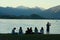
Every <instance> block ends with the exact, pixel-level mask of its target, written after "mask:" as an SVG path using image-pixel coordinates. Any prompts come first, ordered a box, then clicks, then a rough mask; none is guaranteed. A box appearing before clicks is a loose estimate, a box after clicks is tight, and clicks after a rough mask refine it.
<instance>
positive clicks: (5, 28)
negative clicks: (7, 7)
mask: <svg viewBox="0 0 60 40" xmlns="http://www.w3.org/2000/svg"><path fill="white" fill-rule="evenodd" d="M47 22H50V23H51V26H50V33H51V34H60V20H30V19H0V33H11V30H12V29H13V28H14V27H16V28H17V29H16V32H18V30H19V27H22V28H23V32H24V33H25V31H26V28H27V27H32V28H33V30H34V27H37V28H38V30H39V31H40V28H41V27H44V30H45V31H44V33H46V24H47Z"/></svg>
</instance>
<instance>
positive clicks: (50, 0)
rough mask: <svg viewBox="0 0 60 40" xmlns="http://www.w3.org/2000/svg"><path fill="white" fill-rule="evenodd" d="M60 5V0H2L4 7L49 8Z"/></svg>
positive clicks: (0, 0)
mask: <svg viewBox="0 0 60 40" xmlns="http://www.w3.org/2000/svg"><path fill="white" fill-rule="evenodd" d="M57 5H60V0H0V6H3V7H7V6H8V7H17V6H26V7H36V6H38V7H42V8H45V9H48V8H50V7H53V6H57Z"/></svg>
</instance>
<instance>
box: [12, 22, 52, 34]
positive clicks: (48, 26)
mask: <svg viewBox="0 0 60 40" xmlns="http://www.w3.org/2000/svg"><path fill="white" fill-rule="evenodd" d="M50 26H51V24H50V23H49V22H47V24H46V33H47V34H49V31H50ZM15 30H16V28H13V30H12V34H16V32H15ZM18 34H23V30H22V27H20V28H19V33H18ZM25 34H44V28H43V27H41V29H40V32H38V29H37V27H35V29H34V32H33V30H32V27H30V28H27V30H26V32H25Z"/></svg>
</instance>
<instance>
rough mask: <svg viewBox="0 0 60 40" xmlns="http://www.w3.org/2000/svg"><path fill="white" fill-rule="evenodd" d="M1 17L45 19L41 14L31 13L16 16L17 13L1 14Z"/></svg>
mask: <svg viewBox="0 0 60 40" xmlns="http://www.w3.org/2000/svg"><path fill="white" fill-rule="evenodd" d="M0 18H1V19H44V18H43V17H41V16H40V15H37V14H31V15H29V16H27V15H20V16H15V15H0Z"/></svg>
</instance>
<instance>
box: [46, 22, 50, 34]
mask: <svg viewBox="0 0 60 40" xmlns="http://www.w3.org/2000/svg"><path fill="white" fill-rule="evenodd" d="M50 26H51V24H50V23H49V22H47V24H46V27H47V28H46V33H47V34H49V31H50Z"/></svg>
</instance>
